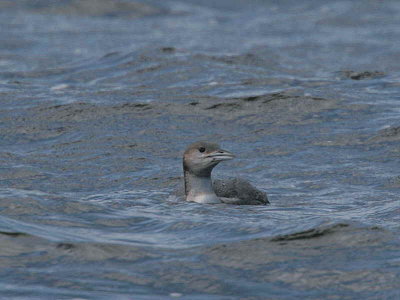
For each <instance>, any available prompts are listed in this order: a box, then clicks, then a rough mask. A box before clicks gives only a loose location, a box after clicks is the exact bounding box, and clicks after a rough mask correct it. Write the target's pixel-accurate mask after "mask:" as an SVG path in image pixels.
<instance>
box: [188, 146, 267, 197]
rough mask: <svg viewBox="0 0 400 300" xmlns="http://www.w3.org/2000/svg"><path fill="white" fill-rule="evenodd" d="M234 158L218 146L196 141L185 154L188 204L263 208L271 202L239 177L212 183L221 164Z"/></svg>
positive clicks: (262, 193) (264, 194)
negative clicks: (215, 168) (262, 206)
mask: <svg viewBox="0 0 400 300" xmlns="http://www.w3.org/2000/svg"><path fill="white" fill-rule="evenodd" d="M234 157H235V156H234V155H233V154H232V153H231V152H229V151H227V150H223V149H221V147H220V146H219V145H218V144H214V143H209V142H201V141H200V142H195V143H193V144H191V145H189V146H188V148H187V149H186V150H185V153H184V154H183V175H184V180H185V195H186V200H187V201H192V202H197V203H210V204H211V203H227V204H237V205H246V204H247V205H260V204H264V205H265V204H267V203H269V201H268V198H267V195H266V193H264V192H262V191H260V190H258V189H256V188H255V187H253V186H252V185H251V184H250V183H249V182H247V181H246V180H244V179H240V178H233V179H228V180H215V181H214V182H212V180H211V172H212V170H213V169H214V167H215V166H216V165H218V164H219V163H220V162H221V161H225V160H231V159H233V158H234Z"/></svg>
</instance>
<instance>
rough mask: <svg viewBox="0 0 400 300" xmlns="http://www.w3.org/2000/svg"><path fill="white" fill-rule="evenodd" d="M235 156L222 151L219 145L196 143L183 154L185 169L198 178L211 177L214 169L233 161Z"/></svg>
mask: <svg viewBox="0 0 400 300" xmlns="http://www.w3.org/2000/svg"><path fill="white" fill-rule="evenodd" d="M234 157H235V156H234V155H233V154H232V153H231V152H229V151H226V150H223V149H221V147H220V146H219V145H218V144H214V143H209V142H196V143H193V144H191V145H189V147H188V148H187V149H186V150H185V153H184V154H183V168H184V170H185V171H188V172H190V173H192V174H194V175H196V176H201V177H204V176H210V175H211V171H212V169H213V168H214V167H215V166H216V165H217V164H219V163H220V162H221V161H224V160H230V159H233V158H234Z"/></svg>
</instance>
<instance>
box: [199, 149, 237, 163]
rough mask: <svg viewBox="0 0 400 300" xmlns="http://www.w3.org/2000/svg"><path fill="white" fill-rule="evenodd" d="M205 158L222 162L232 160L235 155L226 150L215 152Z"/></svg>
mask: <svg viewBox="0 0 400 300" xmlns="http://www.w3.org/2000/svg"><path fill="white" fill-rule="evenodd" d="M206 157H208V158H212V159H213V160H214V161H223V160H230V159H234V158H235V155H234V154H233V153H231V152H229V151H226V150H217V151H213V152H211V153H209V154H208V155H207V156H206Z"/></svg>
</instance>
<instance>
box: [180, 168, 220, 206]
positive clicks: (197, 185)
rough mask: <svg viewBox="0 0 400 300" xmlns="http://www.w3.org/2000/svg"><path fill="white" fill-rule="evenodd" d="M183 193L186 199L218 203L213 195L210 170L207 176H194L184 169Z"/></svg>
mask: <svg viewBox="0 0 400 300" xmlns="http://www.w3.org/2000/svg"><path fill="white" fill-rule="evenodd" d="M184 178H185V195H186V200H187V201H193V202H198V203H220V202H221V201H220V200H219V199H218V197H217V195H215V192H214V188H213V185H212V180H211V172H210V174H209V175H208V176H196V175H195V174H192V173H190V172H189V171H188V170H184Z"/></svg>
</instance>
